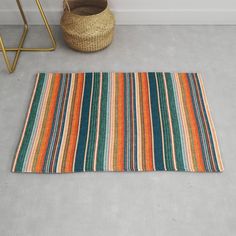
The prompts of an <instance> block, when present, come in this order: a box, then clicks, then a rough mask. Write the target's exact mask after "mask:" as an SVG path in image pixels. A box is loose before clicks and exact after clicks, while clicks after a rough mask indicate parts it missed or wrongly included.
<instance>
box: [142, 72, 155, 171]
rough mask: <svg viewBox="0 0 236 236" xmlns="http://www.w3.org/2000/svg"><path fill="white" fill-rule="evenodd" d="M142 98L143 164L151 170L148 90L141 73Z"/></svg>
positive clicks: (144, 74)
mask: <svg viewBox="0 0 236 236" xmlns="http://www.w3.org/2000/svg"><path fill="white" fill-rule="evenodd" d="M141 77H142V97H143V119H144V131H145V134H144V137H145V163H146V170H147V171H152V170H153V156H152V128H151V118H150V107H149V104H150V103H149V102H150V101H149V90H148V81H147V74H146V73H142V74H141Z"/></svg>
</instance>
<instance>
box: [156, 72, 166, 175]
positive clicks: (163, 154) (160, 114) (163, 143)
mask: <svg viewBox="0 0 236 236" xmlns="http://www.w3.org/2000/svg"><path fill="white" fill-rule="evenodd" d="M155 78H156V85H157V99H158V110H159V118H160V123H161V139H162V156H163V164H164V170H165V171H166V170H167V168H166V158H165V141H164V132H163V124H162V112H161V104H160V102H161V101H160V94H159V84H158V78H157V75H156V73H155Z"/></svg>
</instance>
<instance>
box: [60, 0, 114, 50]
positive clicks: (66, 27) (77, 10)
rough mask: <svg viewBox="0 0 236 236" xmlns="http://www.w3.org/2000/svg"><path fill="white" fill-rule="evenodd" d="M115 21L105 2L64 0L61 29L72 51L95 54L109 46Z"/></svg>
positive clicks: (102, 0)
mask: <svg viewBox="0 0 236 236" xmlns="http://www.w3.org/2000/svg"><path fill="white" fill-rule="evenodd" d="M114 27H115V19H114V16H113V14H112V12H111V11H110V10H109V8H108V4H107V0H64V14H63V16H62V19H61V28H62V32H63V37H64V40H65V42H66V43H67V44H68V46H69V47H71V48H72V49H75V50H78V51H82V52H95V51H99V50H101V49H104V48H106V47H107V46H108V45H110V44H111V42H112V40H113V35H114Z"/></svg>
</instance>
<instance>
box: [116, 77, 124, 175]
mask: <svg viewBox="0 0 236 236" xmlns="http://www.w3.org/2000/svg"><path fill="white" fill-rule="evenodd" d="M118 80H119V81H118V86H119V89H118V90H119V93H118V138H117V171H124V130H125V126H124V122H125V119H124V112H125V111H124V74H123V73H119V76H118Z"/></svg>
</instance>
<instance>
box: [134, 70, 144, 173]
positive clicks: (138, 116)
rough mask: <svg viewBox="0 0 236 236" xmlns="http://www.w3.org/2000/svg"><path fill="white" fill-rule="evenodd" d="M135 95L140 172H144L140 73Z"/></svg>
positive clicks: (136, 77)
mask: <svg viewBox="0 0 236 236" xmlns="http://www.w3.org/2000/svg"><path fill="white" fill-rule="evenodd" d="M135 83H136V87H135V95H136V115H137V159H138V162H137V163H138V170H139V171H142V170H143V166H142V130H141V114H140V96H139V95H140V94H139V86H140V85H139V79H138V73H135Z"/></svg>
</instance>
